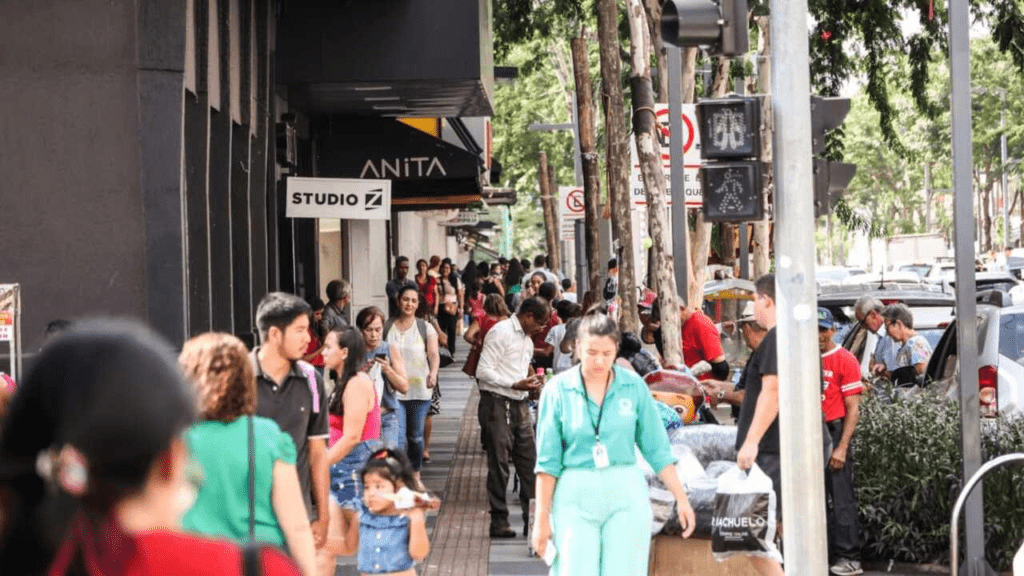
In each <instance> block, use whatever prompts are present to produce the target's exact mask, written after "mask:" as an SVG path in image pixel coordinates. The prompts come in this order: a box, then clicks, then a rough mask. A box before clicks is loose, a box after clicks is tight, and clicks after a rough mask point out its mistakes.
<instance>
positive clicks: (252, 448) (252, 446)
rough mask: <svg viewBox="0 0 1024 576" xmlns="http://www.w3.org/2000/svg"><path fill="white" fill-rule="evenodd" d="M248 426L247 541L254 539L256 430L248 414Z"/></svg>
mask: <svg viewBox="0 0 1024 576" xmlns="http://www.w3.org/2000/svg"><path fill="white" fill-rule="evenodd" d="M248 426H249V541H250V542H254V541H255V540H256V430H255V425H254V424H253V417H252V415H251V414H250V415H249V416H248Z"/></svg>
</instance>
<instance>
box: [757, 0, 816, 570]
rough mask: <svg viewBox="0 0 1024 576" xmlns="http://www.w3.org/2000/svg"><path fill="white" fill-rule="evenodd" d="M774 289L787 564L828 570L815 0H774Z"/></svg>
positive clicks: (772, 63) (789, 568) (789, 566)
mask: <svg viewBox="0 0 1024 576" xmlns="http://www.w3.org/2000/svg"><path fill="white" fill-rule="evenodd" d="M770 10H771V38H772V43H773V46H772V55H771V59H772V60H771V66H772V86H771V88H772V95H773V97H772V99H771V104H772V117H773V118H774V119H775V133H774V134H773V137H772V149H773V150H774V153H775V154H774V159H773V160H774V164H773V165H774V175H775V270H776V273H775V296H776V314H777V317H776V319H777V322H778V324H777V330H778V336H777V338H778V341H779V342H784V343H785V345H784V348H783V349H784V350H786V353H785V354H786V358H785V359H784V361H782V362H779V363H778V368H779V374H778V378H779V430H780V440H781V454H780V455H781V459H782V490H781V495H782V515H783V517H784V518H789V519H792V521H789V522H786V524H785V529H784V531H783V538H784V539H783V544H784V548H785V551H786V556H785V558H786V574H788V575H790V576H793V575H795V576H819V575H820V574H826V573H827V572H828V553H827V548H826V546H827V544H826V542H827V539H826V536H825V534H826V532H825V459H824V454H823V453H822V452H823V450H822V441H823V438H822V423H821V394H820V390H821V383H820V382H819V380H818V374H819V373H820V370H821V368H820V366H821V364H820V358H819V357H818V329H817V317H818V315H817V300H816V296H815V292H816V285H815V281H814V249H815V245H814V230H815V225H814V198H813V190H814V186H813V182H814V180H813V176H812V171H811V108H810V105H809V104H808V103H809V102H810V97H811V91H810V71H809V70H810V65H809V63H808V43H807V35H806V34H802V33H801V34H794V33H793V31H794V30H804V29H806V27H807V0H771V8H770Z"/></svg>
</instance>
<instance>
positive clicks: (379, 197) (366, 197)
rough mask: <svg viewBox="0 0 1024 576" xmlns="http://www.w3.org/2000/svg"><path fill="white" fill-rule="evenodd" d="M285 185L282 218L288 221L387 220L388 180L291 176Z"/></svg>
mask: <svg viewBox="0 0 1024 576" xmlns="http://www.w3.org/2000/svg"><path fill="white" fill-rule="evenodd" d="M287 184H288V193H287V199H288V200H287V206H286V209H285V215H286V216H288V217H289V218H338V219H341V220H388V219H390V218H391V181H390V180H364V179H358V178H300V177H295V176H292V177H289V178H288V180H287Z"/></svg>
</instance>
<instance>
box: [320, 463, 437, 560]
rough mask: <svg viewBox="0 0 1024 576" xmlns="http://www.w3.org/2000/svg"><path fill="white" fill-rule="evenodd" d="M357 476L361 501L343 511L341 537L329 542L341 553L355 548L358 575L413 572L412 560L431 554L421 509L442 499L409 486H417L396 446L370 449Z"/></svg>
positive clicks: (347, 552) (410, 469)
mask: <svg viewBox="0 0 1024 576" xmlns="http://www.w3.org/2000/svg"><path fill="white" fill-rule="evenodd" d="M360 476H361V478H362V482H363V490H362V492H363V495H362V500H356V501H354V502H353V504H354V505H355V509H350V508H344V509H343V510H342V525H341V527H342V534H343V535H344V542H342V543H332V544H335V545H336V546H338V548H339V550H338V551H339V553H340V554H343V555H345V556H351V555H352V554H355V553H356V551H357V550H358V557H357V558H358V568H359V572H360V573H361V574H364V575H366V574H389V575H391V576H415V575H416V572H415V570H414V569H413V563H414V562H416V561H419V560H423V559H424V558H426V557H427V554H429V553H430V541H429V540H428V539H427V524H426V512H427V510H430V509H436V508H438V507H439V506H440V505H441V501H440V500H438V499H436V498H430V497H428V496H426V495H423V494H417V493H414V492H410V491H409V489H408V488H407V487H409V486H415V485H416V484H415V480H414V478H413V474H412V467H411V466H410V465H409V460H408V458H407V457H406V456H405V454H404V453H402V452H399V451H395V450H391V449H389V448H382V449H380V450H377V451H376V452H374V453H372V454H371V455H370V459H369V460H368V461H367V463H366V466H365V467H364V468H363V470H362V472H361V473H360ZM403 488H404V489H403Z"/></svg>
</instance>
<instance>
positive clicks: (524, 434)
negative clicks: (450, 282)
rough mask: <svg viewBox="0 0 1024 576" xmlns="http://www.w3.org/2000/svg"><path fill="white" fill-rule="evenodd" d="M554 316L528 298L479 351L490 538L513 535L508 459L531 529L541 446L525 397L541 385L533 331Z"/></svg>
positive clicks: (539, 301)
mask: <svg viewBox="0 0 1024 576" xmlns="http://www.w3.org/2000/svg"><path fill="white" fill-rule="evenodd" d="M550 318H551V308H550V307H549V306H548V304H547V302H545V301H544V300H543V299H540V298H527V299H526V300H524V301H523V303H522V304H521V305H520V306H519V312H518V313H517V314H516V315H514V316H511V317H510V318H508V319H507V320H502V321H501V322H498V323H497V324H495V325H494V327H493V328H491V330H490V331H489V332H487V336H486V338H484V344H483V349H482V350H481V352H480V362H479V364H478V365H477V369H476V378H477V381H478V383H479V385H480V406H479V411H480V413H479V417H480V422H482V423H483V424H484V426H486V427H487V430H486V434H484V437H485V442H486V445H485V446H484V448H485V449H486V450H487V497H488V500H489V501H490V507H491V529H490V535H491V538H512V537H514V536H515V535H516V533H515V532H514V531H513V530H512V528H511V527H510V526H509V521H508V503H507V502H506V501H505V490H506V488H507V487H508V477H509V469H508V461H509V459H510V458H511V459H512V462H513V464H515V467H516V475H517V476H518V477H519V500H520V502H521V503H522V505H523V534H524V535H525V534H526V532H527V530H528V529H529V525H530V522H529V515H530V499H531V498H533V489H534V472H533V467H534V465H535V464H536V463H537V446H536V444H535V442H534V437H533V424H532V423H531V422H530V408H529V406H528V405H527V403H526V399H527V396H528V395H529V393H530V392H533V391H536V390H539V389H540V386H541V384H542V383H543V378H542V377H537V376H536V375H531V374H530V361H531V360H532V359H533V340H532V338H531V336H533V335H534V334H536V333H537V332H539V331H540V330H541V329H542V328H543V327H544V326H545V325H546V324H547V322H548V320H549V319H550Z"/></svg>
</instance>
